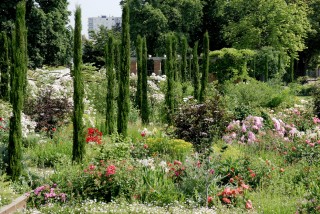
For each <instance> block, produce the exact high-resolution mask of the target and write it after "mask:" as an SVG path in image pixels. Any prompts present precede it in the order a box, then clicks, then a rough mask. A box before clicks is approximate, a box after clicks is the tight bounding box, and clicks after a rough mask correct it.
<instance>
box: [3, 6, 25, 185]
mask: <svg viewBox="0 0 320 214" xmlns="http://www.w3.org/2000/svg"><path fill="white" fill-rule="evenodd" d="M16 15H17V19H16V23H15V32H14V35H13V36H14V39H13V41H14V42H13V53H14V65H13V66H14V68H13V71H14V72H13V74H12V76H11V79H12V80H11V81H12V85H11V99H10V100H11V104H12V111H13V116H12V117H11V118H10V132H9V147H8V156H9V161H8V171H7V172H8V175H10V176H11V179H12V180H14V181H17V180H18V178H19V177H20V174H21V170H22V164H21V156H22V151H21V146H22V129H21V112H22V108H23V96H24V89H25V86H26V80H27V79H26V77H27V41H26V38H27V29H26V22H25V15H26V2H25V1H21V2H20V3H19V4H18V5H17V13H16Z"/></svg>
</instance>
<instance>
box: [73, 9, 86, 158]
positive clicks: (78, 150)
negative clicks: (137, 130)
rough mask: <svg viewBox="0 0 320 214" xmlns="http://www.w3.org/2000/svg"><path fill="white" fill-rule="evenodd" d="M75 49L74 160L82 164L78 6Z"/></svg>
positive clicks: (79, 16) (80, 51) (80, 52)
mask: <svg viewBox="0 0 320 214" xmlns="http://www.w3.org/2000/svg"><path fill="white" fill-rule="evenodd" d="M73 45H74V48H73V64H74V68H73V88H74V93H73V105H74V109H73V150H72V160H73V161H75V162H82V160H83V156H84V153H85V141H84V125H83V119H82V117H83V112H84V104H83V96H84V88H83V79H82V73H81V66H82V43H81V8H80V7H79V6H78V7H77V8H76V12H75V28H74V43H73Z"/></svg>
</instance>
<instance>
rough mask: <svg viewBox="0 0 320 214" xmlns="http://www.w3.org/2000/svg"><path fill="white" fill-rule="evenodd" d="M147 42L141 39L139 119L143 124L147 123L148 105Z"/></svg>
mask: <svg viewBox="0 0 320 214" xmlns="http://www.w3.org/2000/svg"><path fill="white" fill-rule="evenodd" d="M147 60H148V53H147V40H146V38H143V43H142V70H141V71H142V75H141V88H142V90H141V119H142V123H143V124H148V123H149V104H148V72H147Z"/></svg>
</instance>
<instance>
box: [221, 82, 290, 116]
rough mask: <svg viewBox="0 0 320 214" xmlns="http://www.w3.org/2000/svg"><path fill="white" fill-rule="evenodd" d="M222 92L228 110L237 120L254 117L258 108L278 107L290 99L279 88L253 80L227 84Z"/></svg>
mask: <svg viewBox="0 0 320 214" xmlns="http://www.w3.org/2000/svg"><path fill="white" fill-rule="evenodd" d="M222 91H223V94H224V95H225V96H224V99H225V101H226V102H227V104H226V105H227V106H228V109H229V110H230V111H231V112H232V113H233V114H234V116H235V117H236V118H237V119H243V118H244V117H246V116H249V115H256V114H255V111H257V110H258V109H257V108H259V107H272V108H275V107H278V106H280V105H281V104H282V103H284V101H286V100H288V98H289V97H290V95H289V94H288V93H286V91H284V90H283V89H281V87H280V86H271V85H268V84H267V83H263V82H260V81H256V80H253V79H250V80H248V81H247V82H243V83H238V84H234V83H232V82H227V83H226V84H224V86H223V89H222Z"/></svg>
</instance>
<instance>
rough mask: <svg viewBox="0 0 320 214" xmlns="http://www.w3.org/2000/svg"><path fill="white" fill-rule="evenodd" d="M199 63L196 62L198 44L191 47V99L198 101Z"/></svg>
mask: <svg viewBox="0 0 320 214" xmlns="http://www.w3.org/2000/svg"><path fill="white" fill-rule="evenodd" d="M199 78H200V77H199V62H198V42H196V43H195V44H194V47H193V90H194V91H193V97H194V99H196V100H198V101H199V99H200V91H199V90H200V81H199Z"/></svg>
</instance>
